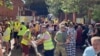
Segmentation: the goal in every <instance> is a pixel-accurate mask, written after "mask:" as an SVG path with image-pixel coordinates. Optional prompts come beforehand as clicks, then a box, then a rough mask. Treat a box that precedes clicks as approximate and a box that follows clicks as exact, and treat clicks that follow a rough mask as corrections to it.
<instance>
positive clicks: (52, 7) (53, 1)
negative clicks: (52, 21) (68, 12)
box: [45, 0, 61, 16]
mask: <svg viewBox="0 0 100 56" xmlns="http://www.w3.org/2000/svg"><path fill="white" fill-rule="evenodd" d="M45 2H46V4H47V5H48V11H49V13H52V14H54V15H56V16H57V15H58V11H59V9H60V5H61V4H60V3H61V2H60V0H45Z"/></svg>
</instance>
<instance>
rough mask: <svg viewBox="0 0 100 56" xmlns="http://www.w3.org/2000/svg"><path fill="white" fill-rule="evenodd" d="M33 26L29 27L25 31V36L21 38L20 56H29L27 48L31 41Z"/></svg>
mask: <svg viewBox="0 0 100 56" xmlns="http://www.w3.org/2000/svg"><path fill="white" fill-rule="evenodd" d="M32 32H33V26H29V28H28V30H26V32H25V34H24V35H23V37H22V41H21V44H22V56H29V46H30V43H31V41H32V40H33V39H32Z"/></svg>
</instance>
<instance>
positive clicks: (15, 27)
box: [14, 22, 20, 32]
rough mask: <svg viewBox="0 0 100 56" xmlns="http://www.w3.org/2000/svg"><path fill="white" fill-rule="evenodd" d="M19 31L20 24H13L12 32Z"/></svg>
mask: <svg viewBox="0 0 100 56" xmlns="http://www.w3.org/2000/svg"><path fill="white" fill-rule="evenodd" d="M19 30H20V22H14V31H15V32H16V31H17V32H18V31H19Z"/></svg>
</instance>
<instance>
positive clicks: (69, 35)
mask: <svg viewBox="0 0 100 56" xmlns="http://www.w3.org/2000/svg"><path fill="white" fill-rule="evenodd" d="M70 39H71V33H70V31H67V39H66V43H67V44H68V43H70Z"/></svg>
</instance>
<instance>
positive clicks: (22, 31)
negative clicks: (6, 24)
mask: <svg viewBox="0 0 100 56" xmlns="http://www.w3.org/2000/svg"><path fill="white" fill-rule="evenodd" d="M21 28H22V29H21V30H20V31H19V32H18V35H19V36H23V35H24V34H25V31H26V30H27V27H26V26H25V25H22V26H21Z"/></svg>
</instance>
